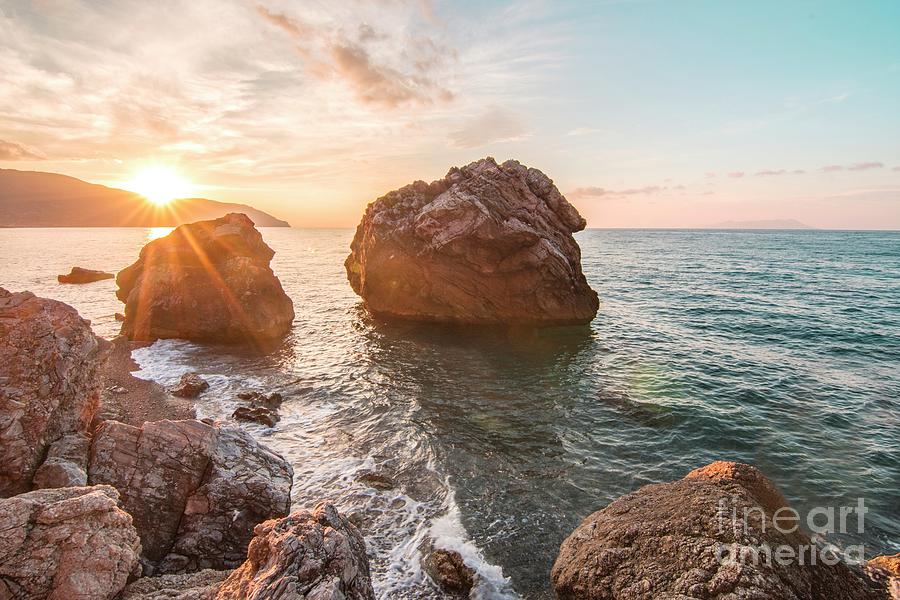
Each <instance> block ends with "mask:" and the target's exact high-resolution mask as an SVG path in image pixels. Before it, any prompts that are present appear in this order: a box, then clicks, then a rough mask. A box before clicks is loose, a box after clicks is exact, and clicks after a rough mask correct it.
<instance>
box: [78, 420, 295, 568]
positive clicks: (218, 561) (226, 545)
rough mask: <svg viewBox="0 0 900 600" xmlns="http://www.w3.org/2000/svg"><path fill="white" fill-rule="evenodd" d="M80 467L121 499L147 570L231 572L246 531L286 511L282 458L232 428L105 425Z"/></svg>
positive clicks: (287, 485) (287, 482) (286, 469)
mask: <svg viewBox="0 0 900 600" xmlns="http://www.w3.org/2000/svg"><path fill="white" fill-rule="evenodd" d="M88 469H89V470H88V478H89V481H90V483H92V484H100V483H104V484H109V485H112V486H114V487H115V488H116V489H118V490H119V492H120V493H121V494H122V500H123V505H124V508H125V510H127V511H128V512H129V513H130V514H132V515H133V516H134V524H135V527H136V528H137V530H138V533H139V534H140V536H141V542H142V545H143V549H144V551H143V558H144V560H145V563H146V564H147V566H148V571H152V572H157V573H181V572H188V571H196V570H199V569H230V568H234V567H236V566H238V565H239V564H241V562H243V560H244V557H245V556H246V551H247V544H248V543H249V542H250V538H251V536H252V534H253V527H254V526H255V525H256V524H257V523H260V522H262V521H265V520H267V519H271V518H275V517H282V516H284V515H286V514H288V512H289V510H290V491H291V482H292V479H293V471H292V470H291V467H290V465H289V464H288V463H287V462H286V461H285V460H284V458H282V457H281V456H280V455H278V454H275V453H274V452H272V451H270V450H268V449H267V448H266V447H264V446H262V445H260V444H259V443H257V442H256V441H255V440H254V439H253V438H252V437H251V436H250V435H249V434H248V433H246V432H244V431H242V430H240V429H235V428H230V427H218V426H214V425H210V424H208V423H206V422H202V421H196V420H185V421H156V422H149V423H144V424H143V426H142V427H140V428H138V427H132V426H131V425H125V424H124V423H118V422H116V421H107V422H105V423H104V424H103V425H102V427H100V428H99V429H98V431H97V432H96V434H95V438H94V442H93V445H92V447H91V458H90V464H89V467H88Z"/></svg>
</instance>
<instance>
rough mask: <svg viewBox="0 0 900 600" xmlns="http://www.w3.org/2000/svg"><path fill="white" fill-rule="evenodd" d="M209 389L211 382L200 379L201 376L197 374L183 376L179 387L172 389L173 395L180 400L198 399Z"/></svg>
mask: <svg viewBox="0 0 900 600" xmlns="http://www.w3.org/2000/svg"><path fill="white" fill-rule="evenodd" d="M208 389H209V382H208V381H206V380H205V379H203V378H202V377H200V375H198V374H197V373H185V374H184V375H182V376H181V380H180V381H179V382H178V385H177V386H175V387H174V388H172V390H171V393H172V395H173V396H178V397H179V398H196V397H197V396H199V395H200V394H201V393H203V392H204V391H206V390H208Z"/></svg>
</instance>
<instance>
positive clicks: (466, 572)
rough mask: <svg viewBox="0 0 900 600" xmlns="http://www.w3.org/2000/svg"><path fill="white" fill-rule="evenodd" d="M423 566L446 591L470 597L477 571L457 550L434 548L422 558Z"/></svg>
mask: <svg viewBox="0 0 900 600" xmlns="http://www.w3.org/2000/svg"><path fill="white" fill-rule="evenodd" d="M422 568H423V569H425V572H426V573H427V574H428V576H429V577H431V579H432V581H434V582H435V583H436V584H438V585H439V586H440V587H441V589H443V590H444V591H446V592H448V593H451V594H454V595H456V596H461V597H466V598H468V596H469V592H470V591H472V586H474V585H475V571H473V570H472V568H471V567H469V566H468V565H466V563H465V561H463V557H462V555H461V554H460V553H459V552H456V551H455V550H444V549H437V550H435V549H432V550H431V551H430V552H427V553H426V555H425V557H424V558H423V559H422Z"/></svg>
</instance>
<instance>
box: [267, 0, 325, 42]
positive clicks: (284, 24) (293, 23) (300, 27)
mask: <svg viewBox="0 0 900 600" xmlns="http://www.w3.org/2000/svg"><path fill="white" fill-rule="evenodd" d="M256 12H258V13H259V14H260V16H261V17H262V18H263V19H265V20H266V21H268V22H269V23H271V24H272V25H275V26H276V27H280V28H281V29H283V30H284V31H286V32H288V33H289V34H291V35H292V36H293V37H296V38H301V37H304V36H310V35H313V34H314V33H315V30H314V29H313V28H311V27H310V26H308V25H306V24H305V23H301V22H300V21H298V20H297V19H291V18H288V17H287V16H285V15H282V14H278V13H273V12H271V11H270V10H269V9H268V8H266V7H265V6H257V7H256Z"/></svg>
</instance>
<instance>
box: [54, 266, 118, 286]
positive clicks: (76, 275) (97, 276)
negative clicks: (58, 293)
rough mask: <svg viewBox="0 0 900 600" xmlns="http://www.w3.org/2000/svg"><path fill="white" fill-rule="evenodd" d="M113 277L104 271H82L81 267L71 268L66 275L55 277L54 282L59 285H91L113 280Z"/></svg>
mask: <svg viewBox="0 0 900 600" xmlns="http://www.w3.org/2000/svg"><path fill="white" fill-rule="evenodd" d="M114 277H115V275H113V274H112V273H107V272H106V271H95V270H94V269H83V268H81V267H72V270H71V271H69V274H68V275H57V276H56V280H57V281H59V282H60V283H93V282H95V281H103V280H104V279H113V278H114Z"/></svg>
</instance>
